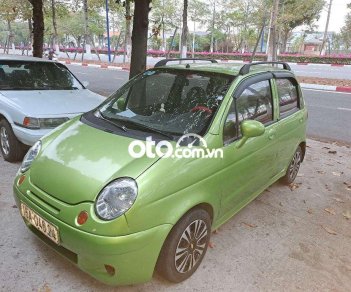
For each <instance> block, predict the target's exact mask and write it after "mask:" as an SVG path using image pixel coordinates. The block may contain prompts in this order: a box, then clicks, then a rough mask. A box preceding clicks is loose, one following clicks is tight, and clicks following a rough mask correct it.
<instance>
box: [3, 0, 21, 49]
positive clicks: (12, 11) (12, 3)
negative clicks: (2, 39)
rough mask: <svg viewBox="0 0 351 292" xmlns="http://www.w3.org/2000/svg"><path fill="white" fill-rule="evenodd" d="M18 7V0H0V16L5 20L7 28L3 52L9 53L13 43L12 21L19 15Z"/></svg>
mask: <svg viewBox="0 0 351 292" xmlns="http://www.w3.org/2000/svg"><path fill="white" fill-rule="evenodd" d="M19 8H20V2H19V1H18V0H2V3H1V10H0V17H1V18H3V19H4V20H5V21H6V24H7V30H8V35H7V38H6V45H5V49H4V53H9V47H10V46H11V45H12V44H13V40H14V34H13V31H12V22H13V21H15V20H16V18H17V17H18V16H19V12H20V9H19Z"/></svg>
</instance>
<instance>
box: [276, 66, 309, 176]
mask: <svg viewBox="0 0 351 292" xmlns="http://www.w3.org/2000/svg"><path fill="white" fill-rule="evenodd" d="M274 84H275V89H276V95H277V99H278V103H279V105H278V109H279V123H278V125H279V126H278V127H277V128H276V131H277V132H276V143H277V144H278V151H279V153H278V168H279V170H280V171H281V172H283V173H284V172H285V169H286V167H287V166H288V164H289V162H290V160H291V158H292V156H293V154H294V152H295V151H296V148H297V146H298V145H299V143H301V142H302V141H305V135H306V134H305V133H306V119H307V112H306V110H305V109H304V104H303V99H302V92H301V89H300V87H299V85H298V83H297V81H296V79H295V78H294V77H292V76H290V75H288V74H284V73H280V74H279V73H278V74H276V76H275V80H274Z"/></svg>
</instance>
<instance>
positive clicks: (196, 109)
mask: <svg viewBox="0 0 351 292" xmlns="http://www.w3.org/2000/svg"><path fill="white" fill-rule="evenodd" d="M196 111H201V112H205V113H208V115H212V110H211V109H210V108H208V107H207V106H203V105H197V106H195V107H193V108H192V109H191V112H192V113H193V112H196Z"/></svg>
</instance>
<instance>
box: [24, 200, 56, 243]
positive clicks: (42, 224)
mask: <svg viewBox="0 0 351 292" xmlns="http://www.w3.org/2000/svg"><path fill="white" fill-rule="evenodd" d="M21 215H22V216H23V217H24V218H25V219H26V220H27V221H28V222H29V223H30V224H32V225H33V226H34V227H35V228H36V229H38V230H39V231H40V232H41V233H43V234H44V235H45V236H46V237H48V238H50V239H51V240H52V241H53V242H55V243H56V244H59V243H60V239H59V231H58V228H57V227H56V226H54V225H52V224H51V223H49V222H48V221H46V220H45V219H43V218H42V217H41V216H40V215H38V214H37V213H36V212H34V211H33V210H32V209H31V208H29V207H28V206H27V205H25V204H23V203H21Z"/></svg>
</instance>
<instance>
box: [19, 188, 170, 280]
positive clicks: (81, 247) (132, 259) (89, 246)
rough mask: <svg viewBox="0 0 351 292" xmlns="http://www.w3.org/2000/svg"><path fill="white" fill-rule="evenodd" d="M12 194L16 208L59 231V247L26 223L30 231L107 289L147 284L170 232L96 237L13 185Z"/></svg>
mask: <svg viewBox="0 0 351 292" xmlns="http://www.w3.org/2000/svg"><path fill="white" fill-rule="evenodd" d="M14 194H15V200H16V204H17V206H18V207H20V202H23V203H25V204H26V205H27V206H28V207H30V208H32V209H33V210H34V211H35V212H37V213H38V214H39V215H40V216H42V217H43V218H45V219H46V220H47V221H49V222H50V223H52V224H54V225H55V226H57V227H58V229H59V233H60V245H56V244H55V243H53V242H51V241H50V239H47V238H46V237H45V236H44V235H42V234H41V233H40V232H39V231H37V230H36V229H35V228H34V227H33V226H31V225H30V223H29V222H27V221H26V220H25V223H26V224H27V226H28V227H29V229H31V230H32V231H33V232H34V233H35V234H36V235H37V236H38V237H39V238H40V239H42V240H43V241H44V242H45V243H47V244H48V245H49V246H51V247H52V248H54V249H55V250H56V251H57V252H59V253H60V254H61V255H63V256H65V257H66V258H68V259H69V260H70V261H72V262H73V263H75V264H76V265H77V266H78V267H79V268H80V269H81V270H83V271H85V272H86V273H88V274H90V275H91V276H92V277H94V278H96V279H97V280H99V281H101V282H103V283H105V284H109V285H127V284H137V283H143V282H146V281H149V280H150V279H151V278H152V274H153V272H154V268H155V265H156V261H157V258H158V255H159V253H160V250H161V247H162V245H163V242H164V240H165V239H166V237H167V235H168V233H169V231H170V230H171V228H172V225H170V224H164V225H159V226H156V227H154V228H151V229H148V230H145V231H142V232H138V233H133V234H129V235H124V236H117V237H110V236H100V235H95V234H92V233H88V232H85V231H81V230H79V229H77V228H75V227H72V226H70V225H68V224H66V223H64V222H62V221H60V220H59V219H57V218H56V217H54V216H52V215H51V214H49V213H47V212H46V211H44V210H43V209H42V208H40V207H39V206H38V205H36V204H35V203H34V202H32V201H31V200H30V199H28V198H27V196H26V195H24V194H22V192H21V191H20V190H19V189H18V187H17V186H16V185H14ZM105 265H110V266H113V267H114V268H115V271H116V272H115V274H114V275H110V274H108V273H107V271H106V269H105Z"/></svg>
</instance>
